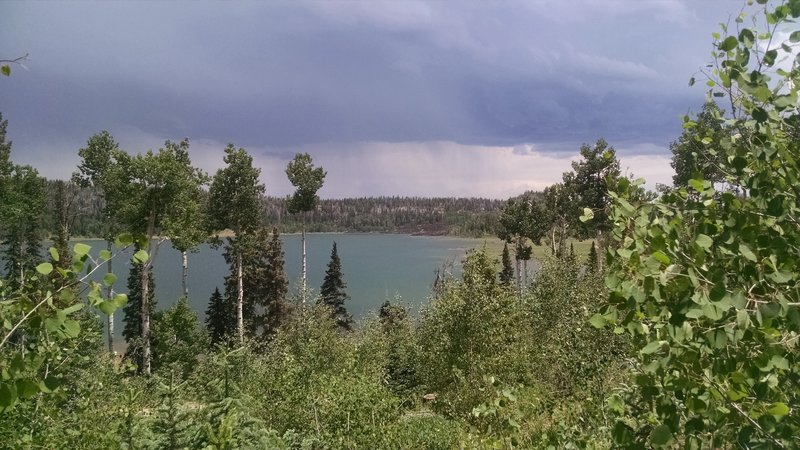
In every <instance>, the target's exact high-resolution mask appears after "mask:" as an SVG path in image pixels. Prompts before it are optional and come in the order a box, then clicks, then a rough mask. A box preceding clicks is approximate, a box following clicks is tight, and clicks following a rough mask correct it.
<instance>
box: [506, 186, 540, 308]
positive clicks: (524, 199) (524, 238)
mask: <svg viewBox="0 0 800 450" xmlns="http://www.w3.org/2000/svg"><path fill="white" fill-rule="evenodd" d="M549 228H550V222H549V218H548V216H547V214H546V212H545V211H544V210H543V208H542V204H541V201H540V195H538V194H536V193H534V192H526V193H525V194H522V195H520V196H517V197H514V198H511V199H509V200H508V201H507V202H506V204H505V206H503V209H502V212H501V213H500V232H499V233H498V237H500V239H502V240H504V241H506V243H509V244H514V259H515V260H516V273H517V294H518V295H519V296H520V297H522V291H523V286H525V285H527V273H528V260H530V259H531V253H532V250H533V249H532V248H531V246H530V245H528V240H530V241H532V242H533V243H534V244H536V245H539V244H540V243H541V240H542V237H544V235H545V233H546V232H547V230H549ZM520 263H522V264H523V265H524V266H523V267H520V266H521V264H520ZM523 277H525V278H526V279H523Z"/></svg>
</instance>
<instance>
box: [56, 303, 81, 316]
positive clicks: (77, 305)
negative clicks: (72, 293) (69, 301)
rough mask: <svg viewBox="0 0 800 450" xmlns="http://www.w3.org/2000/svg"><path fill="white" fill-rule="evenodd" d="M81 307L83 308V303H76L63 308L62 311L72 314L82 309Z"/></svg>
mask: <svg viewBox="0 0 800 450" xmlns="http://www.w3.org/2000/svg"><path fill="white" fill-rule="evenodd" d="M81 308H83V303H75V304H74V305H72V306H70V307H68V308H64V309H62V310H61V312H63V313H64V314H65V315H70V314H72V313H74V312H75V311H78V310H80V309H81Z"/></svg>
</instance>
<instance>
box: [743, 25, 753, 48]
mask: <svg viewBox="0 0 800 450" xmlns="http://www.w3.org/2000/svg"><path fill="white" fill-rule="evenodd" d="M755 40H756V37H755V36H754V35H753V32H752V31H750V30H749V29H747V28H744V29H743V30H742V31H740V32H739V42H741V43H742V44H744V46H745V47H752V46H753V42H755Z"/></svg>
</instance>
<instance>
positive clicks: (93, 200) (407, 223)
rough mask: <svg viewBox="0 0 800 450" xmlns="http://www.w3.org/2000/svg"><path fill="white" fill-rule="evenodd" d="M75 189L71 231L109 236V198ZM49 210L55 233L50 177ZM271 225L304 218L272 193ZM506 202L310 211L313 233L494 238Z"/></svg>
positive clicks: (416, 202)
mask: <svg viewBox="0 0 800 450" xmlns="http://www.w3.org/2000/svg"><path fill="white" fill-rule="evenodd" d="M69 189H75V190H76V191H77V192H75V194H76V195H74V196H71V198H74V200H73V201H74V202H75V205H73V206H74V208H75V209H74V210H76V211H78V214H77V215H76V216H75V219H74V220H75V222H74V223H73V224H72V227H71V230H72V233H73V235H74V236H82V237H101V236H102V235H103V231H102V230H103V224H104V223H105V218H104V217H103V208H104V205H105V203H104V201H103V197H102V195H101V194H100V193H99V192H98V191H97V189H96V188H94V187H79V186H74V185H73V186H69ZM47 198H48V202H47V212H46V214H45V215H44V218H43V220H44V221H45V223H44V224H43V225H44V229H45V230H47V231H48V232H49V233H50V234H51V235H55V233H56V229H57V225H56V224H57V223H58V220H57V208H56V202H55V198H56V180H48V181H47ZM263 201H264V210H265V211H266V221H265V222H266V223H269V224H272V225H274V226H277V227H278V228H279V229H280V230H281V231H282V232H284V233H295V232H300V229H301V227H302V216H298V215H294V214H289V213H288V211H287V207H286V206H287V205H286V199H285V198H283V197H266V198H265V199H264V200H263ZM504 204H505V201H504V200H495V199H486V198H453V197H433V198H423V197H362V198H344V199H325V200H320V202H319V205H318V206H317V208H316V209H315V210H314V211H310V212H309V213H308V214H307V215H306V219H305V220H306V230H307V231H310V232H372V233H407V234H421V235H435V236H440V235H441V236H443V235H452V236H464V237H482V236H494V235H496V234H497V232H498V229H499V223H498V220H499V216H500V210H501V209H502V207H503V205H504Z"/></svg>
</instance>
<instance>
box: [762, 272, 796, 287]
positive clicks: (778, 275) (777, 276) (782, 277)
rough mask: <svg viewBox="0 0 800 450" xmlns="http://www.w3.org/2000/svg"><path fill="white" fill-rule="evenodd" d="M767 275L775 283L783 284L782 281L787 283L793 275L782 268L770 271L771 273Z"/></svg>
mask: <svg viewBox="0 0 800 450" xmlns="http://www.w3.org/2000/svg"><path fill="white" fill-rule="evenodd" d="M767 276H768V277H769V278H770V279H772V281H774V282H776V283H781V284H783V283H788V282H789V281H791V280H792V278H793V277H794V274H793V273H792V272H786V271H784V270H778V271H775V272H772V273H771V274H769V275H767Z"/></svg>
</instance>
